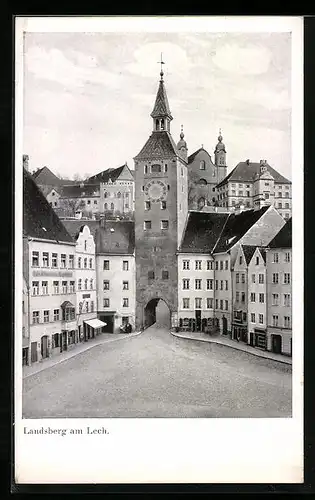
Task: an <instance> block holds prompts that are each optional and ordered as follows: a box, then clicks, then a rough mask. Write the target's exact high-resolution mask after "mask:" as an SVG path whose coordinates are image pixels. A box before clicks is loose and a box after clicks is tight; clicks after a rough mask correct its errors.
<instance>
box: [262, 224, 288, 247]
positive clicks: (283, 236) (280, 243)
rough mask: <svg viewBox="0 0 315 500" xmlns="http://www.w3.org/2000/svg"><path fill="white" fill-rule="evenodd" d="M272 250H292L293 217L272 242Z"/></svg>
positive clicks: (270, 245) (270, 244)
mask: <svg viewBox="0 0 315 500" xmlns="http://www.w3.org/2000/svg"><path fill="white" fill-rule="evenodd" d="M268 247H270V248H292V217H291V218H290V219H289V220H288V221H287V222H286V224H285V225H284V226H283V227H282V228H281V229H280V231H279V233H278V234H276V236H275V237H274V238H273V240H271V242H270V243H269V245H268Z"/></svg>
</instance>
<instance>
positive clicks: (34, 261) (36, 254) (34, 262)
mask: <svg viewBox="0 0 315 500" xmlns="http://www.w3.org/2000/svg"><path fill="white" fill-rule="evenodd" d="M32 266H33V267H38V266H39V252H32Z"/></svg>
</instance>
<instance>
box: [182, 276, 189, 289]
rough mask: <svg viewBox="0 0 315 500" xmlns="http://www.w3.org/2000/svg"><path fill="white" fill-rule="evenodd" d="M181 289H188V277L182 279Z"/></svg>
mask: <svg viewBox="0 0 315 500" xmlns="http://www.w3.org/2000/svg"><path fill="white" fill-rule="evenodd" d="M183 290H189V279H187V278H184V279H183Z"/></svg>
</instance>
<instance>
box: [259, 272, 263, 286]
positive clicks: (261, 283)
mask: <svg viewBox="0 0 315 500" xmlns="http://www.w3.org/2000/svg"><path fill="white" fill-rule="evenodd" d="M258 282H259V284H260V285H263V284H264V275H263V274H259V276H258Z"/></svg>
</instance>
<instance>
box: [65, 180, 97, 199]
mask: <svg viewBox="0 0 315 500" xmlns="http://www.w3.org/2000/svg"><path fill="white" fill-rule="evenodd" d="M58 192H59V194H60V195H61V198H81V197H85V198H86V197H92V196H99V188H98V186H97V185H96V184H83V183H82V184H73V185H71V186H62V188H61V189H60V190H59V191H58ZM83 193H84V194H83ZM95 193H97V194H95Z"/></svg>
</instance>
